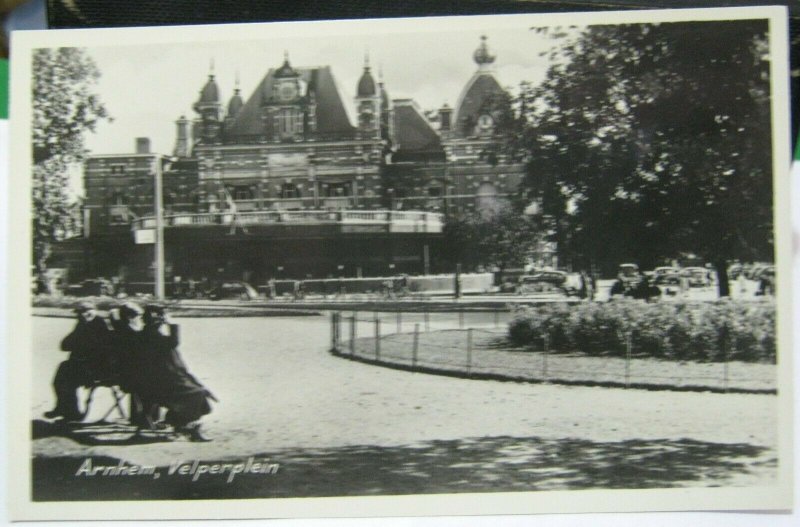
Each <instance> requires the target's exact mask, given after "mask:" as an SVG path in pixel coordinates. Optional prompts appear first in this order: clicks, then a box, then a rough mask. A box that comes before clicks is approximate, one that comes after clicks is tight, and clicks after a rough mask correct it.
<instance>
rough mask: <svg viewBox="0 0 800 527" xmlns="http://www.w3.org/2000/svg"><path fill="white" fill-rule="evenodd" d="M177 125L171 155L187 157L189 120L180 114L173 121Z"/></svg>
mask: <svg viewBox="0 0 800 527" xmlns="http://www.w3.org/2000/svg"><path fill="white" fill-rule="evenodd" d="M175 124H176V125H177V127H178V130H177V135H176V138H175V150H174V151H173V155H174V156H175V157H189V120H188V119H187V118H186V116H184V115H181V116H180V118H179V119H178V120H177V121H175Z"/></svg>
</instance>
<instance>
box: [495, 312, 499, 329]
mask: <svg viewBox="0 0 800 527" xmlns="http://www.w3.org/2000/svg"><path fill="white" fill-rule="evenodd" d="M499 326H500V311H497V310H495V312H494V327H495V328H497V327H499Z"/></svg>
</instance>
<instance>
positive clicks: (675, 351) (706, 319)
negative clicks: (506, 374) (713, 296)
mask: <svg viewBox="0 0 800 527" xmlns="http://www.w3.org/2000/svg"><path fill="white" fill-rule="evenodd" d="M509 338H510V339H511V341H512V342H514V343H515V344H517V345H520V346H527V347H530V348H531V349H543V348H544V346H545V342H547V347H548V349H549V350H550V351H555V352H574V351H579V352H583V353H586V354H589V355H617V356H625V355H626V353H627V343H628V339H630V343H631V351H632V354H634V355H636V356H650V357H659V358H664V359H670V360H694V361H725V360H741V361H749V362H775V355H776V340H775V304H774V302H773V301H771V300H764V301H760V302H747V303H736V302H732V301H730V300H729V299H722V300H719V301H717V302H702V303H688V302H656V303H651V304H648V303H644V302H641V301H637V300H629V299H625V300H619V301H617V300H615V301H614V302H609V303H605V304H599V303H593V302H586V303H581V304H573V305H567V304H548V305H540V306H535V307H528V308H522V309H520V310H519V311H518V312H517V314H516V316H515V317H514V319H513V320H512V322H511V324H510V326H509Z"/></svg>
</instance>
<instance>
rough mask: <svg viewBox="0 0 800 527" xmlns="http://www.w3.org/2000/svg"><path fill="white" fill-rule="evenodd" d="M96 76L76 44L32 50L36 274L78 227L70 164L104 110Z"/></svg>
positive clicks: (82, 154) (79, 158)
mask: <svg viewBox="0 0 800 527" xmlns="http://www.w3.org/2000/svg"><path fill="white" fill-rule="evenodd" d="M99 77H100V73H99V71H98V69H97V66H96V65H95V63H94V61H93V60H92V59H91V58H90V57H89V56H88V55H87V54H86V52H85V51H84V50H82V49H79V48H58V49H37V50H35V51H34V54H33V137H32V142H33V196H32V198H33V259H34V265H35V266H36V271H37V274H39V276H40V278H41V277H42V274H43V273H44V272H45V271H46V262H47V258H48V257H49V256H50V253H51V248H52V244H53V243H54V242H57V241H60V240H63V239H65V238H68V237H69V236H70V235H73V234H74V233H76V232H77V231H78V230H79V228H80V220H81V217H80V205H79V204H78V202H77V200H76V199H75V197H74V196H72V195H71V193H70V185H69V175H68V171H69V166H70V165H71V164H73V163H77V162H80V161H82V160H83V159H84V157H85V156H86V154H87V151H86V148H85V145H84V138H85V134H86V133H87V132H93V131H94V130H95V128H96V126H97V124H98V123H99V122H100V121H102V120H103V119H107V118H108V113H107V111H106V109H105V107H104V106H103V104H102V103H101V102H100V99H99V97H98V96H97V95H96V94H95V93H94V92H93V89H94V87H95V85H96V83H97V81H98V79H99Z"/></svg>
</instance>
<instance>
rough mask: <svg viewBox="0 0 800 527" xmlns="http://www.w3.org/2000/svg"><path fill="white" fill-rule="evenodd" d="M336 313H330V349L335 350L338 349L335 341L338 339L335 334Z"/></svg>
mask: <svg viewBox="0 0 800 527" xmlns="http://www.w3.org/2000/svg"><path fill="white" fill-rule="evenodd" d="M337 315H338V313H336V312H335V311H334V312H333V313H331V349H332V350H335V351H339V347H338V342H337V340H338V339H337V335H336V330H337V327H336V326H337V323H338V321H337V320H336V319H337Z"/></svg>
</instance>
